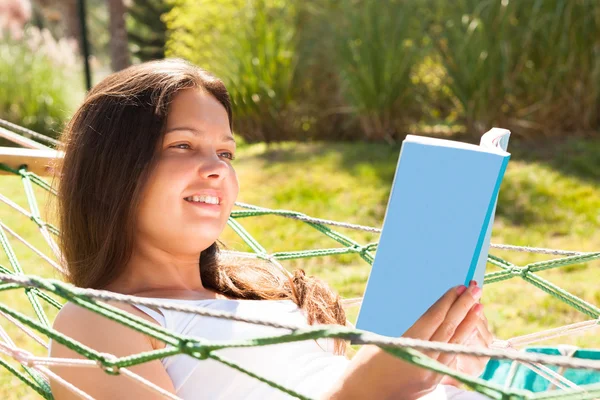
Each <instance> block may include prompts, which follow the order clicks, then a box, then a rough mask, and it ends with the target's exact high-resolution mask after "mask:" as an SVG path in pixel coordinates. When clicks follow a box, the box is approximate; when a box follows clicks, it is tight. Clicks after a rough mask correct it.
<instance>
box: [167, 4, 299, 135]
mask: <svg viewBox="0 0 600 400" xmlns="http://www.w3.org/2000/svg"><path fill="white" fill-rule="evenodd" d="M295 17H296V12H295V6H294V4H293V3H292V4H288V3H287V2H285V1H281V0H255V1H243V0H227V1H219V2H209V1H195V0H183V1H180V2H179V3H178V5H177V6H176V7H175V8H174V9H173V11H172V12H170V13H169V14H167V17H166V21H167V26H168V27H169V29H170V30H171V35H170V38H169V41H168V51H167V54H168V55H169V56H179V57H184V58H187V59H188V60H190V61H192V62H194V63H196V64H198V65H200V66H202V67H204V68H206V69H208V70H210V71H211V72H213V73H215V74H216V75H217V76H219V77H220V78H222V79H223V80H224V81H225V83H226V84H227V86H228V89H229V91H230V94H231V97H232V100H233V102H234V107H235V112H236V127H237V130H238V133H240V134H241V135H242V136H243V137H244V138H245V139H246V140H247V141H249V142H252V141H266V142H269V141H272V140H275V139H276V138H279V139H280V138H281V137H286V132H288V131H290V130H291V129H292V126H291V120H292V118H289V114H291V113H293V104H292V99H293V98H294V96H293V89H294V85H293V81H294V75H295V73H296V68H295V65H296V60H297V59H296V53H295V42H296V29H295ZM192 38H193V39H192ZM288 122H290V123H288Z"/></svg>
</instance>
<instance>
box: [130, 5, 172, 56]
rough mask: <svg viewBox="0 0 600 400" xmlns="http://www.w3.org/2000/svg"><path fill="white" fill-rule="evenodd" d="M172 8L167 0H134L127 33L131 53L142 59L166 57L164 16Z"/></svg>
mask: <svg viewBox="0 0 600 400" xmlns="http://www.w3.org/2000/svg"><path fill="white" fill-rule="evenodd" d="M172 8H173V5H171V4H168V3H167V1H166V0H132V2H131V5H130V6H129V8H128V11H129V14H128V21H127V22H128V23H127V34H128V38H129V43H130V49H131V53H132V55H133V56H135V57H137V58H138V59H139V60H140V61H149V60H157V59H162V58H165V47H166V41H167V25H166V23H165V22H164V20H163V19H162V16H163V15H164V14H166V13H168V12H169V11H170V10H171V9H172Z"/></svg>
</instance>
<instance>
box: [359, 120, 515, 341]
mask: <svg viewBox="0 0 600 400" xmlns="http://www.w3.org/2000/svg"><path fill="white" fill-rule="evenodd" d="M509 134H510V132H509V131H507V130H504V129H498V128H494V129H492V130H491V131H489V132H487V133H486V134H485V135H484V136H483V137H482V139H481V144H480V145H479V146H477V145H472V144H467V143H461V142H456V141H451V140H444V139H435V138H428V137H421V136H412V135H408V136H407V137H406V139H405V140H404V142H403V144H402V148H401V151H400V157H399V159H398V165H397V167H396V175H395V177H394V182H393V184H392V190H391V194H390V199H389V202H388V208H387V211H386V215H385V219H384V223H383V229H382V233H381V237H380V240H379V246H378V248H377V253H376V255H375V261H374V263H373V267H372V269H371V273H370V275H369V279H368V282H367V287H366V290H365V294H364V298H363V301H362V305H361V308H360V312H359V316H358V321H357V324H356V327H357V328H359V329H364V330H368V331H371V332H375V333H378V334H381V335H385V336H392V337H398V336H401V335H402V334H403V333H404V332H405V331H406V330H407V329H408V328H409V327H410V326H412V325H413V324H414V323H415V321H417V319H419V317H420V316H421V315H422V314H423V313H424V312H425V311H426V310H427V309H428V308H429V307H430V306H431V305H432V304H433V303H435V301H437V300H438V299H439V298H440V297H441V296H442V295H443V294H444V293H445V292H446V291H447V290H448V289H450V288H451V287H453V286H457V285H460V284H468V282H469V281H470V280H471V279H475V280H477V281H478V283H479V284H480V285H482V284H483V275H484V273H485V265H486V261H487V254H488V249H489V242H490V237H491V230H492V229H491V227H492V223H493V219H494V213H495V208H496V202H497V198H498V191H499V188H500V183H501V182H502V178H503V176H504V171H505V170H506V165H507V163H508V160H509V158H510V154H509V153H507V152H506V146H507V144H508V136H509Z"/></svg>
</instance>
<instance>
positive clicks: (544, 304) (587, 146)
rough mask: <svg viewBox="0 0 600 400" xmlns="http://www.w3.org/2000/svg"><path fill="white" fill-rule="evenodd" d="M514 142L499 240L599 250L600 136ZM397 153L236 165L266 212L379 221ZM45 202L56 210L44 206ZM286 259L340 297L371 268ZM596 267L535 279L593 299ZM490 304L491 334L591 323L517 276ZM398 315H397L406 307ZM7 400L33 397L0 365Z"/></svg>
mask: <svg viewBox="0 0 600 400" xmlns="http://www.w3.org/2000/svg"><path fill="white" fill-rule="evenodd" d="M515 148H516V150H515V151H514V155H513V158H512V160H511V162H510V163H509V168H508V171H507V174H506V178H505V181H504V183H503V185H502V188H501V193H500V201H499V204H498V211H497V217H496V221H495V225H494V232H493V238H492V241H493V242H495V243H510V244H516V245H530V246H540V247H551V248H559V249H571V250H581V251H597V250H599V249H600V229H598V227H599V226H600V215H599V210H600V185H598V182H599V180H598V177H599V175H598V174H599V172H598V171H600V158H599V157H598V156H597V154H600V141H598V140H596V141H587V142H583V141H580V140H579V141H578V140H572V141H566V142H564V143H553V144H552V146H550V145H548V147H547V148H527V147H524V146H523V145H521V146H518V147H517V146H515ZM398 150H399V148H398V147H390V146H387V145H381V144H364V143H357V144H332V143H305V144H298V143H282V144H278V145H272V146H270V147H266V146H265V145H263V144H256V145H250V146H244V147H242V148H241V149H240V151H239V153H238V160H237V161H236V162H235V163H236V168H237V171H238V175H239V178H240V183H241V191H240V196H239V200H240V201H242V202H247V203H252V204H257V205H261V206H264V207H270V208H278V209H291V210H297V211H301V212H304V213H305V214H308V215H311V216H315V217H321V218H327V219H334V220H339V221H347V222H353V223H358V224H363V225H370V226H380V225H381V223H382V220H383V216H384V213H385V207H386V203H387V199H388V196H389V190H390V185H391V182H392V179H393V174H394V170H395V166H396V161H397V157H398ZM0 188H1V189H0V193H2V194H3V195H5V196H7V197H9V198H10V199H12V200H13V201H15V202H17V203H18V204H20V205H22V206H24V207H27V201H26V199H25V194H24V191H23V188H22V184H21V182H20V180H19V179H18V178H16V177H12V176H1V177H0ZM38 194H41V192H40V193H38ZM39 198H40V203H41V204H43V203H45V202H44V201H43V200H42V199H44V198H45V196H41V195H40V197H39ZM42 209H49V207H47V206H46V207H44V206H42ZM50 217H51V216H50ZM0 220H1V221H2V222H4V223H5V224H7V225H8V226H9V227H11V228H13V229H15V230H17V231H18V232H19V234H21V235H22V236H23V237H25V238H26V239H27V240H28V241H29V242H30V243H33V244H34V245H36V246H37V247H38V248H40V249H41V250H42V251H44V252H45V253H46V254H50V250H49V248H48V246H47V245H46V244H45V243H44V241H43V239H42V238H41V236H40V234H39V231H38V230H37V228H36V226H35V225H34V224H33V223H32V222H31V221H29V220H27V218H25V217H21V216H19V215H18V213H16V212H14V211H12V210H11V209H10V208H9V207H7V206H6V205H4V204H3V203H0ZM239 221H240V222H241V223H242V224H243V225H244V226H245V227H246V228H247V229H248V231H249V232H250V233H251V234H252V235H254V236H255V238H256V239H257V240H258V241H259V242H260V243H261V244H262V245H263V246H264V247H265V248H266V249H267V250H268V251H271V252H274V251H285V250H295V249H310V248H327V247H337V243H335V242H333V241H332V240H330V239H327V238H325V237H324V236H323V235H322V234H320V233H318V232H317V231H316V230H314V229H312V228H310V227H309V226H307V225H306V224H304V223H301V222H297V221H294V220H289V219H283V218H278V217H256V218H247V219H242V220H239ZM341 232H342V233H344V234H347V235H348V236H350V237H352V238H354V239H356V240H357V241H358V242H360V243H363V244H365V243H369V242H373V241H376V240H377V235H374V234H369V233H365V232H354V231H347V230H341ZM222 240H223V241H224V242H225V244H226V245H227V246H228V247H229V248H231V249H235V250H248V248H247V246H246V245H245V244H244V243H243V242H242V241H241V239H239V238H236V237H235V235H234V234H233V232H232V231H231V230H229V229H227V230H226V231H225V233H224V234H223V237H222ZM11 243H12V244H13V245H14V248H15V251H16V252H17V255H18V258H19V261H20V262H21V265H22V266H23V269H24V270H25V271H26V273H31V274H36V275H41V276H44V277H52V278H56V277H58V275H57V273H55V272H53V271H52V270H51V268H50V267H49V266H48V265H47V264H45V263H44V262H43V261H41V259H40V258H39V257H37V256H35V255H32V252H31V251H29V250H27V249H26V248H25V247H24V246H22V245H19V244H18V243H17V242H16V241H14V240H11ZM492 254H495V255H497V256H500V257H503V258H505V259H507V260H509V261H511V262H513V263H516V264H519V265H522V264H524V263H528V262H532V261H539V260H543V259H548V258H549V257H548V256H536V255H530V254H525V253H515V252H500V251H492ZM0 264H2V265H5V266H8V261H7V259H6V256H5V254H0ZM283 264H284V266H286V267H287V268H288V269H290V270H293V269H295V268H303V269H305V270H306V271H307V273H308V274H309V275H316V276H318V277H320V278H322V279H324V280H326V281H327V282H329V283H330V285H331V286H332V287H333V288H334V289H336V290H337V291H339V292H340V294H341V295H342V296H343V297H355V296H360V295H361V294H362V292H363V291H364V288H365V283H366V279H367V277H368V273H369V267H368V265H367V264H366V263H365V262H364V261H362V259H360V258H359V257H358V256H357V255H344V256H337V257H334V256H331V257H322V258H311V259H304V260H300V261H284V262H283ZM599 267H600V262H598V261H596V262H590V263H587V264H584V265H581V266H575V267H568V268H563V269H558V270H551V271H546V272H542V273H540V276H542V277H544V278H546V279H548V280H550V281H551V282H553V283H555V284H557V285H558V286H560V287H562V288H564V289H567V290H568V291H570V292H571V293H574V294H576V295H578V296H581V297H582V298H583V299H585V300H587V301H589V302H591V303H592V304H594V305H596V306H598V305H600V290H598V282H597V281H596V280H595V277H596V276H597V270H598V268H599ZM490 269H491V268H490ZM0 302H2V303H3V304H9V305H10V306H11V307H13V308H15V309H18V310H20V311H23V312H26V313H27V314H28V315H31V316H33V315H34V314H33V312H32V310H31V307H30V306H29V305H28V302H27V300H26V298H25V296H24V295H23V294H22V293H20V292H19V293H17V292H9V293H0ZM483 303H484V304H485V309H486V314H487V316H488V318H489V320H490V325H491V328H492V330H493V332H494V334H495V335H496V336H497V337H499V338H503V339H507V338H510V337H513V336H516V335H522V334H526V333H533V332H537V331H540V330H544V329H548V328H552V327H558V326H561V325H565V324H569V323H574V322H578V321H584V320H587V319H588V318H587V317H586V316H584V315H582V314H581V313H579V312H577V311H575V310H574V309H572V308H570V307H568V306H566V305H564V304H563V303H561V302H559V301H557V300H554V299H553V298H551V297H550V296H549V295H547V294H545V293H543V292H541V291H540V290H539V289H537V288H535V287H533V286H532V285H529V284H528V283H526V282H524V281H523V280H521V279H518V278H513V279H512V280H509V281H504V282H500V283H495V284H491V285H489V286H486V289H485V291H484V298H483ZM46 310H47V311H49V315H50V317H53V315H54V314H55V312H54V311H52V310H50V309H49V308H48V307H46ZM357 311H358V310H357V309H351V310H350V311H349V318H350V320H351V321H354V320H355V318H356V313H357ZM398 312H402V305H400V307H399V309H398ZM0 324H1V326H2V327H4V328H5V329H6V330H7V331H8V333H9V334H10V335H11V337H12V338H13V339H14V340H15V341H16V343H17V344H18V345H19V346H22V347H25V348H28V349H31V350H32V351H33V352H34V353H35V354H39V355H43V354H45V350H44V349H43V348H42V347H41V346H39V345H34V344H33V342H32V340H30V339H28V338H27V337H26V336H24V335H21V334H20V333H19V331H18V330H16V329H15V328H14V327H12V325H11V324H9V323H7V322H6V321H5V320H4V319H0ZM547 343H570V344H575V345H578V346H583V347H596V348H600V336H599V335H598V332H597V330H596V331H594V330H592V331H589V332H588V333H587V334H583V335H579V336H573V337H564V338H560V339H556V340H553V341H550V342H547ZM0 397H1V398H3V399H29V398H31V399H34V398H37V396H35V395H34V394H32V392H31V391H29V390H28V389H25V388H24V387H23V385H21V384H20V383H19V382H18V381H17V380H16V378H14V377H12V376H11V375H10V374H8V373H6V372H0Z"/></svg>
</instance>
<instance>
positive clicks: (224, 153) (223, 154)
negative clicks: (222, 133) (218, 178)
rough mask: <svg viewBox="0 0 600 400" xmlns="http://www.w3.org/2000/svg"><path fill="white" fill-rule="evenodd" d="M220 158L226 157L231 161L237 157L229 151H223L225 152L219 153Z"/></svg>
mask: <svg viewBox="0 0 600 400" xmlns="http://www.w3.org/2000/svg"><path fill="white" fill-rule="evenodd" d="M219 157H225V158H227V159H229V160H231V161H233V160H235V156H234V155H233V153H231V152H229V151H223V152H221V153H219Z"/></svg>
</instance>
